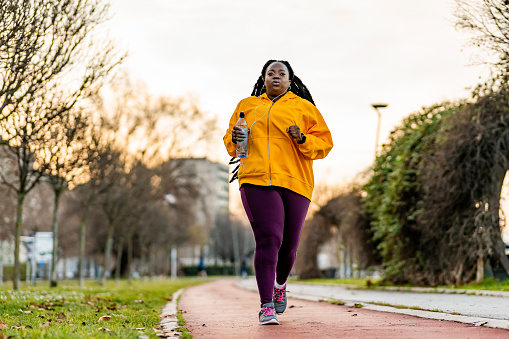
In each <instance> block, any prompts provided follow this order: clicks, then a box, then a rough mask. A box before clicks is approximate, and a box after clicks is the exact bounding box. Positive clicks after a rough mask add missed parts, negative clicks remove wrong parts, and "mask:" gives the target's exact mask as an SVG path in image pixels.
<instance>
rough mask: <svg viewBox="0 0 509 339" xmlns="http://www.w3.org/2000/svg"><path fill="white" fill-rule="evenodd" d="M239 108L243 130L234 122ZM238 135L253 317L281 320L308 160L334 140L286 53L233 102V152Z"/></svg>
mask: <svg viewBox="0 0 509 339" xmlns="http://www.w3.org/2000/svg"><path fill="white" fill-rule="evenodd" d="M240 112H244V115H245V119H246V121H247V124H248V127H249V132H248V135H243V134H242V131H241V130H240V129H238V128H237V127H235V124H236V122H237V120H238V119H239V115H240ZM244 138H248V156H247V157H246V158H242V159H240V166H239V167H238V171H237V172H236V173H235V174H234V177H233V178H232V179H235V178H238V179H239V184H240V194H241V198H242V203H243V205H244V209H245V211H246V214H247V216H248V218H249V221H250V222H251V227H252V229H253V233H254V236H255V241H256V250H255V257H254V266H255V274H256V281H257V284H258V291H259V294H260V301H261V308H262V309H261V311H260V313H259V315H258V318H259V324H262V325H265V324H279V321H278V319H277V317H276V314H281V313H283V312H284V311H285V309H286V303H287V301H286V292H287V291H286V280H287V279H288V276H289V274H290V271H291V269H292V267H293V264H294V263H295V257H296V254H297V246H298V244H299V239H300V234H301V230H302V226H303V224H304V219H305V218H306V213H307V211H308V208H309V203H310V199H311V195H312V192H313V187H314V177H313V160H316V159H322V158H324V157H325V156H327V154H328V153H329V151H330V150H331V149H332V146H333V143H332V137H331V133H330V131H329V129H328V127H327V125H326V123H325V121H324V119H323V117H322V115H321V113H320V112H319V111H318V109H317V108H316V107H315V104H314V102H313V98H312V97H311V94H310V93H309V91H308V89H307V87H306V86H305V85H304V84H303V83H302V81H301V80H300V79H299V78H298V77H297V76H295V75H294V72H293V69H292V67H291V66H290V64H289V63H288V62H287V61H280V60H269V61H268V62H267V63H265V65H264V66H263V68H262V72H261V76H260V77H259V78H258V81H257V82H256V84H255V85H254V89H253V92H252V93H251V97H248V98H246V99H243V100H242V101H240V103H239V104H238V105H237V108H236V109H235V112H234V113H233V115H232V117H231V119H230V125H229V127H228V130H227V132H226V135H225V136H224V138H223V140H224V143H225V146H226V149H227V151H228V153H229V154H230V155H231V156H234V157H235V155H236V153H235V151H236V145H235V144H236V143H237V142H238V141H241V140H244ZM232 162H236V161H232Z"/></svg>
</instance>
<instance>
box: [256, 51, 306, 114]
mask: <svg viewBox="0 0 509 339" xmlns="http://www.w3.org/2000/svg"><path fill="white" fill-rule="evenodd" d="M274 62H280V63H282V64H283V65H285V66H286V68H288V72H289V73H290V74H289V75H290V80H291V82H290V91H292V92H293V93H295V94H296V95H298V96H299V97H301V98H303V99H306V100H307V101H309V102H311V103H312V104H313V105H315V102H314V101H313V97H312V96H311V93H309V90H308V88H307V87H306V85H304V84H303V83H302V80H300V79H299V77H298V76H296V75H295V74H294V73H293V69H292V66H290V63H289V62H288V61H285V60H269V61H267V62H266V63H265V65H263V68H262V75H260V76H259V77H258V80H257V81H256V83H255V85H254V86H253V92H251V96H257V97H258V96H260V95H262V94H263V93H265V92H266V90H265V81H264V78H265V72H266V71H267V68H268V67H269V66H270V64H272V63H274ZM315 106H316V105H315Z"/></svg>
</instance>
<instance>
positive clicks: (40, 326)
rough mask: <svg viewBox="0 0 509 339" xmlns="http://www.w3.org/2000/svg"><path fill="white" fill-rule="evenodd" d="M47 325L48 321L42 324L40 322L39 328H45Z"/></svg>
mask: <svg viewBox="0 0 509 339" xmlns="http://www.w3.org/2000/svg"><path fill="white" fill-rule="evenodd" d="M46 327H49V321H46V322H45V323H44V324H40V325H39V328H46Z"/></svg>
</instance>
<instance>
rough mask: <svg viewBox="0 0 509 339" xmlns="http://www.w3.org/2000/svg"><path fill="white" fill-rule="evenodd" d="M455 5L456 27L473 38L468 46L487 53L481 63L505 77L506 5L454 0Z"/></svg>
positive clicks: (508, 50)
mask: <svg viewBox="0 0 509 339" xmlns="http://www.w3.org/2000/svg"><path fill="white" fill-rule="evenodd" d="M456 3H457V11H456V20H457V21H456V27H457V28H459V29H461V30H464V31H468V32H470V33H472V34H473V37H472V39H471V44H472V45H474V46H478V47H482V48H484V49H486V50H487V52H488V54H487V55H485V56H484V59H485V60H484V62H487V63H489V64H492V65H493V66H495V69H496V70H499V71H502V72H503V73H506V72H507V71H508V70H509V2H508V1H506V0H456ZM492 56H494V58H493V59H492V58H491V57H492Z"/></svg>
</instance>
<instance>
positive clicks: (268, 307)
mask: <svg viewBox="0 0 509 339" xmlns="http://www.w3.org/2000/svg"><path fill="white" fill-rule="evenodd" d="M258 320H259V322H258V324H259V325H279V320H277V317H276V311H275V310H274V303H265V304H263V305H262V309H261V311H260V313H258Z"/></svg>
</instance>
